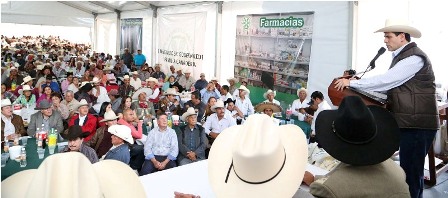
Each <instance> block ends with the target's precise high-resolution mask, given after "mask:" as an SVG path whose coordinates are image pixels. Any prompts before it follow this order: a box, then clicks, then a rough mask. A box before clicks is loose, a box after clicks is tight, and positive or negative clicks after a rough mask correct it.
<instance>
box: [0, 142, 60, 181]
mask: <svg viewBox="0 0 448 198" xmlns="http://www.w3.org/2000/svg"><path fill="white" fill-rule="evenodd" d="M20 142H21V141H20ZM25 149H26V161H27V165H26V167H20V163H19V162H17V161H15V160H11V159H8V162H6V166H5V167H2V169H1V170H2V181H3V180H4V179H6V178H8V177H9V176H11V175H13V174H14V173H17V172H20V171H23V170H28V169H37V168H38V167H39V165H40V164H41V163H42V161H43V160H44V159H45V158H47V157H48V156H49V155H50V154H49V153H48V146H47V147H45V156H44V158H43V159H39V156H38V155H37V144H36V138H28V142H27V145H26V146H25ZM57 152H58V147H57V146H56V148H55V154H56V153H57Z"/></svg>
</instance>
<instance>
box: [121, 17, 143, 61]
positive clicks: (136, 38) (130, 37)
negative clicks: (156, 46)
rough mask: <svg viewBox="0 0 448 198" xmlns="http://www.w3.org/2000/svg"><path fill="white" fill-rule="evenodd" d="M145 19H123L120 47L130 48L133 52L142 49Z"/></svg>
mask: <svg viewBox="0 0 448 198" xmlns="http://www.w3.org/2000/svg"><path fill="white" fill-rule="evenodd" d="M142 29H143V19H141V18H132V19H121V42H120V49H124V48H128V49H129V51H130V52H131V53H137V50H139V49H140V50H141V49H142Z"/></svg>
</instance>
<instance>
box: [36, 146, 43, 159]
mask: <svg viewBox="0 0 448 198" xmlns="http://www.w3.org/2000/svg"><path fill="white" fill-rule="evenodd" d="M37 155H38V156H39V159H44V156H45V149H41V148H38V149H37Z"/></svg>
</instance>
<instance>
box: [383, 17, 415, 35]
mask: <svg viewBox="0 0 448 198" xmlns="http://www.w3.org/2000/svg"><path fill="white" fill-rule="evenodd" d="M376 32H404V33H408V34H409V35H411V37H414V38H420V37H421V36H422V33H421V32H420V30H418V29H417V28H415V27H412V26H410V25H409V21H407V20H403V19H387V20H386V24H385V25H384V27H383V28H381V29H379V30H377V31H375V33H376Z"/></svg>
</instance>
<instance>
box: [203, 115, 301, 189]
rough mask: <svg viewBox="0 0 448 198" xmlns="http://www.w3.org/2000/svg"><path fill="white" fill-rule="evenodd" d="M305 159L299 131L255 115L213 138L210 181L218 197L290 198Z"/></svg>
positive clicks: (295, 187) (299, 177)
mask: <svg viewBox="0 0 448 198" xmlns="http://www.w3.org/2000/svg"><path fill="white" fill-rule="evenodd" d="M307 158H308V148H307V141H306V138H305V134H304V133H303V131H302V129H300V128H299V127H298V126H296V125H291V124H288V125H282V126H278V125H276V124H275V123H274V122H273V121H272V118H270V117H269V116H267V115H264V114H254V115H251V116H249V117H248V119H247V120H246V122H244V124H243V125H236V126H232V127H230V128H227V129H225V130H224V131H223V132H221V133H220V134H219V136H218V137H217V138H216V140H215V141H214V143H213V146H212V148H211V150H210V155H209V158H208V176H209V181H210V184H211V186H212V189H213V191H214V192H215V195H217V197H248V198H251V197H292V196H293V195H294V194H295V192H296V191H297V190H298V189H299V187H300V184H301V183H302V179H303V175H304V173H305V168H306V165H307Z"/></svg>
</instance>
